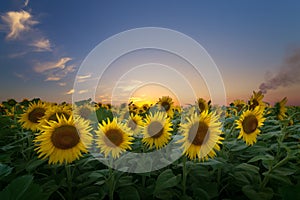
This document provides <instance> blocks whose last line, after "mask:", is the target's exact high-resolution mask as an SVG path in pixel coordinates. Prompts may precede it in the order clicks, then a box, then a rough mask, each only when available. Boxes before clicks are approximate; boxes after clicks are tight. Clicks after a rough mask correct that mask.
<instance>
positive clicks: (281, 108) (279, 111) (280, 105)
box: [274, 97, 287, 120]
mask: <svg viewBox="0 0 300 200" xmlns="http://www.w3.org/2000/svg"><path fill="white" fill-rule="evenodd" d="M286 102H287V98H286V97H284V98H283V99H282V100H281V101H279V102H277V103H276V104H275V106H274V108H275V112H276V115H277V118H278V119H279V120H283V119H284V118H286V117H287V115H286V111H287V109H286V107H285V104H286Z"/></svg>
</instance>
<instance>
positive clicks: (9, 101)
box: [7, 99, 17, 106]
mask: <svg viewBox="0 0 300 200" xmlns="http://www.w3.org/2000/svg"><path fill="white" fill-rule="evenodd" d="M7 104H8V105H10V106H14V105H16V104H17V101H16V100H14V99H8V100H7Z"/></svg>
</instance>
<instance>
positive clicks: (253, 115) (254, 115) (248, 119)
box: [235, 107, 265, 145]
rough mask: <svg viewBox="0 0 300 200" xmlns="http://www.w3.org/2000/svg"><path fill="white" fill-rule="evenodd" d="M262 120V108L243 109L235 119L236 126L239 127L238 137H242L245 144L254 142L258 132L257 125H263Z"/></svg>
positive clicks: (263, 119)
mask: <svg viewBox="0 0 300 200" xmlns="http://www.w3.org/2000/svg"><path fill="white" fill-rule="evenodd" d="M264 121H265V118H264V117H263V110H262V109H261V108H260V107H256V108H255V109H254V110H246V111H244V112H243V113H242V115H241V116H240V118H239V119H238V120H236V121H235V123H236V124H237V128H238V129H241V130H240V134H239V136H238V139H240V138H242V137H243V140H244V141H245V142H246V144H247V145H253V144H254V143H256V138H257V135H259V134H260V130H259V127H261V126H262V125H263V122H264Z"/></svg>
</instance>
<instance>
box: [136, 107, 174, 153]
mask: <svg viewBox="0 0 300 200" xmlns="http://www.w3.org/2000/svg"><path fill="white" fill-rule="evenodd" d="M172 130H173V128H172V123H171V120H170V118H169V117H168V116H167V114H166V113H164V112H156V113H155V114H153V113H150V114H149V115H147V117H146V119H145V125H144V127H143V132H142V133H143V139H142V142H143V143H144V144H145V145H146V146H148V147H149V148H150V149H151V148H152V147H153V146H155V148H156V149H160V148H162V147H163V146H165V145H166V144H167V143H168V142H169V140H170V139H171V133H170V132H171V131H172Z"/></svg>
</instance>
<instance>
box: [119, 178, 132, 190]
mask: <svg viewBox="0 0 300 200" xmlns="http://www.w3.org/2000/svg"><path fill="white" fill-rule="evenodd" d="M133 184H134V182H133V181H132V176H122V177H121V178H120V179H119V181H118V185H117V187H125V186H130V185H133Z"/></svg>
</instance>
